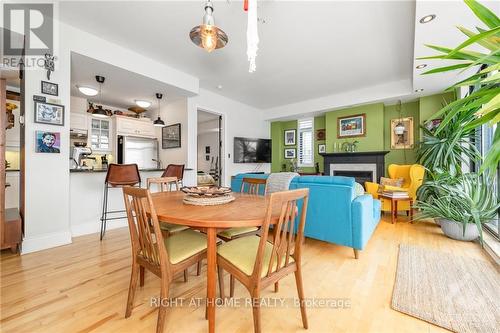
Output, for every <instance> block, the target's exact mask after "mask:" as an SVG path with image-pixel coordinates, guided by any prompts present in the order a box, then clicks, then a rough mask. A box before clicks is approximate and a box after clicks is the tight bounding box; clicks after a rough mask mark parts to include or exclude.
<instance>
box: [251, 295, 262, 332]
mask: <svg viewBox="0 0 500 333" xmlns="http://www.w3.org/2000/svg"><path fill="white" fill-rule="evenodd" d="M258 299H260V295H259V290H256V291H254V293H253V294H252V311H253V330H254V332H255V333H260V332H261V320H260V304H259V303H260V302H258V301H256V300H258Z"/></svg>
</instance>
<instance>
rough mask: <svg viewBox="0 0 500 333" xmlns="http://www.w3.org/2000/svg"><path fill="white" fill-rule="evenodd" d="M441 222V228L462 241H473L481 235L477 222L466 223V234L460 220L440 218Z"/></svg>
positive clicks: (446, 233) (447, 234)
mask: <svg viewBox="0 0 500 333" xmlns="http://www.w3.org/2000/svg"><path fill="white" fill-rule="evenodd" d="M439 221H440V224H441V230H443V233H444V234H445V235H446V236H448V237H450V238H453V239H456V240H460V241H466V242H469V241H473V240H475V239H477V238H478V237H479V230H477V226H476V225H475V224H471V223H467V224H466V225H465V234H464V231H463V224H462V223H460V222H456V221H452V220H447V219H439Z"/></svg>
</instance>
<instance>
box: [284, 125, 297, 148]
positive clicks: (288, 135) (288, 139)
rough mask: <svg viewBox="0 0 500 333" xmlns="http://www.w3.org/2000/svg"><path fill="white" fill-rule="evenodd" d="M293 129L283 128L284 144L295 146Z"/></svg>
mask: <svg viewBox="0 0 500 333" xmlns="http://www.w3.org/2000/svg"><path fill="white" fill-rule="evenodd" d="M295 132H296V131H295V130H294V129H291V130H285V146H295Z"/></svg>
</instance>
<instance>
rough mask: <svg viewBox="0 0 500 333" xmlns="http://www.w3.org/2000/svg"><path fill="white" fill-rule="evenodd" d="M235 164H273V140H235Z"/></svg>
mask: <svg viewBox="0 0 500 333" xmlns="http://www.w3.org/2000/svg"><path fill="white" fill-rule="evenodd" d="M233 156H234V163H271V140H270V139H250V138H234V154H233Z"/></svg>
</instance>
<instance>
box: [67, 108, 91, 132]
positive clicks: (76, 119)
mask: <svg viewBox="0 0 500 333" xmlns="http://www.w3.org/2000/svg"><path fill="white" fill-rule="evenodd" d="M87 118H88V115H87V114H85V113H76V112H73V113H70V115H69V123H70V128H71V129H79V130H85V131H86V130H87Z"/></svg>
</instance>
